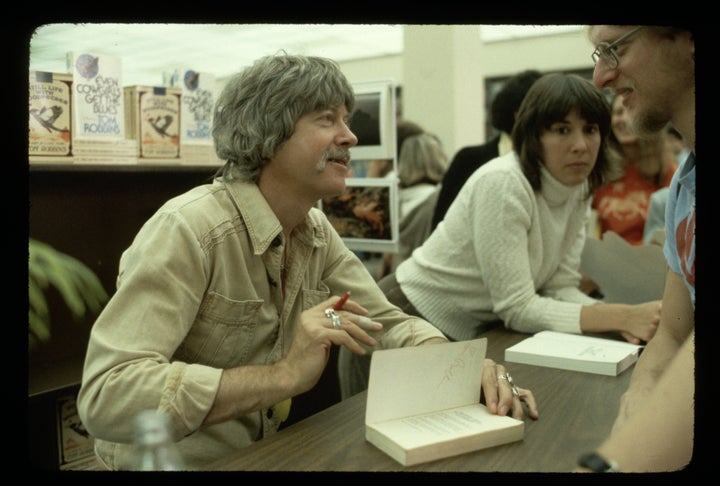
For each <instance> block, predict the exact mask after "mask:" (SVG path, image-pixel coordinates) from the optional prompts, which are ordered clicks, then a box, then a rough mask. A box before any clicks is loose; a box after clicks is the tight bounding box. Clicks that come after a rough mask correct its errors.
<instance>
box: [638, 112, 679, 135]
mask: <svg viewBox="0 0 720 486" xmlns="http://www.w3.org/2000/svg"><path fill="white" fill-rule="evenodd" d="M669 122H670V117H669V116H667V115H664V114H663V113H660V112H658V111H655V110H648V111H638V112H636V113H635V116H634V117H633V118H632V121H631V128H632V130H633V132H635V133H636V134H637V135H638V136H640V137H648V136H652V135H656V134H657V133H659V132H661V131H663V130H665V127H666V126H667V124H668V123H669Z"/></svg>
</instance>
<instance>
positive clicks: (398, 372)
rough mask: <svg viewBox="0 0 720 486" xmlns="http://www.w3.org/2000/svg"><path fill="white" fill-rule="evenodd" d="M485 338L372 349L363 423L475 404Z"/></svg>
mask: <svg viewBox="0 0 720 486" xmlns="http://www.w3.org/2000/svg"><path fill="white" fill-rule="evenodd" d="M486 349H487V339H486V338H481V339H475V340H471V341H460V342H455V343H445V344H431V345H426V346H414V347H408V348H399V349H388V350H381V351H375V352H374V353H373V354H372V360H371V363H370V380H369V383H368V398H367V411H366V416H365V418H366V422H367V423H372V422H380V421H384V420H390V419H394V418H399V417H407V416H411V415H419V414H422V413H427V412H431V411H437V410H445V409H450V408H455V407H459V406H462V405H470V404H477V403H479V402H480V389H481V383H482V367H483V364H484V360H485V351H486Z"/></svg>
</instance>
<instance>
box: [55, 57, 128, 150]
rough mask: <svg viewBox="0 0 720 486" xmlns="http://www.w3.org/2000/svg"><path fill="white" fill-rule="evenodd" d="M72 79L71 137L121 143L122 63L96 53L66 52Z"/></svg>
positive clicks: (122, 106) (123, 123) (122, 128)
mask: <svg viewBox="0 0 720 486" xmlns="http://www.w3.org/2000/svg"><path fill="white" fill-rule="evenodd" d="M68 65H69V66H68V67H69V68H70V72H71V73H72V79H73V96H72V106H73V110H72V111H73V120H74V125H73V137H74V138H76V139H81V140H123V139H124V138H125V121H124V114H125V106H124V101H123V88H122V60H121V58H120V57H118V56H111V55H108V54H101V53H96V52H70V53H68Z"/></svg>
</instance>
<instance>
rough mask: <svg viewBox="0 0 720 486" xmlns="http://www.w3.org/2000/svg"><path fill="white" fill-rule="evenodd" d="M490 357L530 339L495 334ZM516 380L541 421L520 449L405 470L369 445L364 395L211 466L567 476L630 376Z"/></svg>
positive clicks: (527, 375)
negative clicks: (535, 405)
mask: <svg viewBox="0 0 720 486" xmlns="http://www.w3.org/2000/svg"><path fill="white" fill-rule="evenodd" d="M483 337H487V338H488V352H487V356H488V357H489V358H492V359H494V360H496V361H498V362H503V363H504V362H505V361H504V350H505V348H507V347H509V346H511V345H513V344H515V343H516V342H518V341H520V340H522V339H525V338H527V337H528V335H527V334H519V333H514V332H509V331H506V330H504V329H502V328H497V329H493V330H491V331H489V332H487V333H485V334H484V335H483ZM507 366H508V369H509V371H510V372H511V374H512V376H513V379H514V380H515V382H516V383H517V384H519V385H520V386H522V387H523V388H530V389H531V390H532V391H533V394H534V395H535V398H536V400H537V401H538V404H539V408H540V419H538V420H537V421H534V420H532V419H530V418H526V421H525V437H524V439H523V440H522V441H519V442H514V443H510V444H505V445H501V446H497V447H492V448H489V449H485V450H480V451H476V452H471V453H468V454H463V455H460V456H456V457H451V458H447V459H441V460H438V461H434V462H430V463H425V464H419V465H416V466H409V467H403V466H402V465H400V464H399V463H397V462H395V461H394V460H393V459H391V458H390V457H389V456H387V455H385V453H383V452H382V451H380V450H379V449H377V448H376V447H375V446H373V445H372V444H370V443H369V442H367V441H366V440H365V406H366V398H367V392H362V393H359V394H357V395H355V396H353V397H351V398H349V399H347V400H344V401H342V402H340V403H337V404H335V405H333V406H332V407H330V408H327V409H325V410H323V411H322V412H320V413H317V414H315V415H313V416H311V417H309V418H307V419H305V420H303V421H301V422H298V423H296V424H293V425H291V426H290V427H288V428H287V429H284V430H282V431H280V432H278V433H277V434H275V435H274V436H272V437H269V438H266V439H263V440H261V441H258V442H256V443H255V444H253V445H251V446H249V447H246V448H244V449H242V450H239V451H237V452H234V453H233V454H230V455H228V456H227V457H224V458H222V459H220V460H218V461H216V462H215V463H213V464H211V465H210V467H209V469H211V470H224V471H375V472H377V471H408V472H410V471H437V472H474V471H475V472H482V471H484V472H493V471H495V472H569V471H572V470H573V468H575V466H576V462H577V458H578V456H579V455H580V454H581V453H583V452H588V451H592V450H594V449H595V448H596V447H597V446H598V445H599V444H600V442H602V440H603V439H604V438H605V437H606V436H607V434H608V433H609V432H610V429H611V426H612V423H613V421H614V420H615V416H616V415H617V411H618V406H619V403H620V402H619V400H620V396H621V394H622V393H623V392H624V391H625V389H626V388H627V386H628V383H629V381H630V376H631V373H632V369H633V368H630V369H629V370H626V371H625V372H623V373H622V374H620V375H619V376H603V375H593V374H588V373H580V372H575V371H564V370H556V369H552V368H543V367H537V366H530V365H522V364H516V363H507Z"/></svg>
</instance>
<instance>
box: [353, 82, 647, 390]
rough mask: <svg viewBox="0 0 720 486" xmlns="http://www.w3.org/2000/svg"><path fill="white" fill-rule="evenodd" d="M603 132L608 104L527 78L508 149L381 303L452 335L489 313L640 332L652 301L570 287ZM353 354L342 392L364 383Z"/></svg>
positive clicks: (603, 157)
mask: <svg viewBox="0 0 720 486" xmlns="http://www.w3.org/2000/svg"><path fill="white" fill-rule="evenodd" d="M609 132H610V106H609V104H608V102H607V100H606V99H605V97H604V95H603V94H602V92H601V91H600V90H598V89H597V88H595V87H594V86H593V85H592V83H591V82H590V81H589V80H586V79H583V78H581V77H579V76H577V75H572V74H557V73H556V74H548V75H545V76H543V77H542V78H540V79H539V80H537V81H536V82H535V83H534V84H533V86H532V87H531V88H530V90H529V91H528V93H527V95H526V97H525V99H524V100H523V103H522V104H521V106H520V110H519V112H518V118H517V121H516V123H515V126H514V128H513V133H512V140H513V151H512V152H510V153H508V154H507V155H504V156H500V157H498V158H496V159H493V160H491V161H489V162H487V163H486V164H485V165H483V166H482V167H480V168H479V169H478V170H477V171H475V173H473V175H472V176H471V177H470V178H469V179H468V181H467V183H466V184H465V185H464V186H463V188H462V189H461V191H460V192H459V193H458V196H457V198H456V199H455V202H453V204H452V205H451V206H450V209H449V210H448V212H447V214H446V216H445V219H444V224H441V225H439V226H438V227H437V228H436V229H435V231H434V232H433V233H432V234H431V235H430V237H429V238H428V239H427V240H426V241H425V243H424V244H423V245H422V246H421V247H419V248H417V249H416V250H415V251H414V252H413V254H412V256H411V257H410V258H408V259H407V260H405V261H404V262H403V263H401V264H400V265H399V266H398V268H397V271H396V272H395V273H394V274H391V275H388V276H387V277H385V278H384V279H383V280H381V281H380V282H379V286H380V288H381V289H382V290H383V292H385V295H387V297H388V300H390V301H391V302H392V303H394V304H395V305H397V306H399V307H400V308H401V309H403V310H404V311H405V312H407V313H409V314H412V315H417V316H422V317H423V318H424V319H426V320H428V321H429V322H432V323H433V324H434V325H435V326H436V327H437V328H439V329H440V330H441V331H443V333H444V334H445V335H446V336H447V337H448V338H449V339H451V340H457V341H459V340H468V339H473V338H475V337H477V336H478V335H480V334H481V333H482V332H483V331H485V330H487V329H488V328H489V327H490V326H492V325H493V324H494V323H497V322H502V323H503V324H504V325H505V327H507V328H508V329H514V330H516V331H520V332H526V333H535V332H538V331H542V330H553V331H560V332H567V333H575V334H580V333H584V332H592V333H603V332H619V333H620V334H621V335H622V336H623V337H624V338H625V339H626V340H628V341H630V342H632V343H639V342H641V341H649V340H650V339H651V338H652V337H653V335H654V334H655V330H656V328H657V324H658V321H659V319H660V302H659V301H655V302H648V303H643V304H638V305H625V304H605V303H602V302H600V301H598V300H596V299H593V298H591V297H589V296H588V295H586V294H584V293H583V292H582V291H581V290H580V289H579V288H578V287H579V284H580V271H579V267H580V257H581V254H582V250H583V246H584V244H585V237H586V226H587V222H588V218H589V215H590V203H591V199H592V198H591V196H592V192H593V191H594V190H595V189H596V188H598V187H600V186H601V185H602V184H603V183H604V182H605V181H606V180H607V178H608V177H609V176H610V174H611V173H612V172H613V170H614V164H613V163H612V159H610V158H609V157H608V154H609V152H608V151H607V150H606V146H605V143H604V142H605V140H606V138H607V136H608V134H609ZM358 358H359V359H358ZM362 361H365V364H367V362H368V361H369V360H367V359H365V360H363V357H357V358H353V357H350V356H349V355H348V353H346V352H343V351H342V350H341V353H340V365H341V366H343V367H346V368H347V369H346V370H343V369H342V368H341V373H340V378H341V380H345V381H347V383H341V389H343V391H344V392H347V393H348V394H353V393H356V392H357V391H359V390H361V389H363V388H364V387H365V386H366V377H365V376H364V375H363V372H364V366H363V364H361V363H362ZM347 370H351V371H347ZM343 371H345V372H343Z"/></svg>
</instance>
